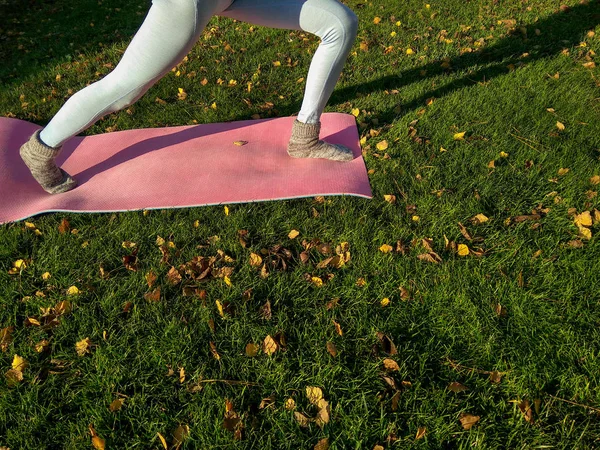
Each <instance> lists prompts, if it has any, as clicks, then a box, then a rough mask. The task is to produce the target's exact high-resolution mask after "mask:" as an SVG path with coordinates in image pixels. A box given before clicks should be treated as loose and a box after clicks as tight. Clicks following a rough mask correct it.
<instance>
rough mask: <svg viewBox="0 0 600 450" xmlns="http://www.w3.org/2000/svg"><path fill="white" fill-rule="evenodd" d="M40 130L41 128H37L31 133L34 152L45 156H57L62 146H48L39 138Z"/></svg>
mask: <svg viewBox="0 0 600 450" xmlns="http://www.w3.org/2000/svg"><path fill="white" fill-rule="evenodd" d="M41 131H42V130H37V131H36V132H35V133H33V136H32V137H33V139H32V144H33V146H34V151H35V153H36V154H38V155H40V156H44V157H47V158H55V157H56V156H58V154H59V153H60V151H61V150H62V146H61V147H58V148H54V147H50V146H49V145H46V144H44V143H43V142H42V140H41V139H40V132H41Z"/></svg>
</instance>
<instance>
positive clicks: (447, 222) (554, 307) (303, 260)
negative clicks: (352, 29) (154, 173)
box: [0, 0, 600, 450]
mask: <svg viewBox="0 0 600 450" xmlns="http://www.w3.org/2000/svg"><path fill="white" fill-rule="evenodd" d="M346 3H347V4H348V5H349V6H350V7H351V8H352V9H353V10H354V11H355V12H356V13H357V15H358V16H359V20H360V27H359V36H358V38H357V41H356V44H355V46H354V48H353V51H352V54H351V56H350V57H349V59H348V62H347V65H346V67H345V70H344V73H343V75H342V77H341V79H340V81H339V83H338V86H337V88H336V91H335V92H334V94H333V96H332V98H331V101H330V102H329V104H328V106H327V108H326V112H344V113H348V114H350V113H354V114H355V115H357V124H358V127H359V131H360V135H361V138H362V140H361V143H362V148H363V155H364V158H365V162H366V165H367V168H368V170H369V177H370V180H371V186H372V188H373V195H374V198H373V199H372V200H365V199H362V198H356V197H342V196H337V197H325V198H315V199H298V200H286V201H274V202H263V203H254V204H236V205H229V207H228V210H227V211H225V208H224V207H223V206H211V207H204V208H188V209H180V210H164V211H159V210H156V211H147V212H142V211H138V212H128V213H115V214H112V213H106V214H65V213H56V214H46V215H42V216H36V217H34V218H31V219H28V221H27V222H30V223H33V225H26V224H25V222H18V223H12V224H6V225H3V226H1V227H0V243H1V245H0V350H1V351H0V365H1V370H2V377H0V448H3V446H5V447H6V448H10V449H11V450H17V449H79V448H94V447H93V446H94V445H95V446H96V448H102V442H104V445H105V448H111V449H112V448H115V449H116V448H127V449H146V448H148V449H161V448H164V447H163V444H162V443H161V436H162V437H164V439H165V440H166V442H167V445H168V447H169V448H176V447H178V446H180V448H187V449H196V448H202V449H213V448H256V449H313V448H320V449H325V448H327V446H329V448H330V449H346V448H353V449H368V450H371V449H374V448H377V449H380V448H384V449H388V448H398V449H408V448H410V449H413V448H414V449H421V448H432V449H463V448H464V449H467V448H469V449H470V448H473V447H475V448H485V449H496V448H498V449H503V448H515V449H525V448H527V449H529V448H531V449H534V448H560V449H575V448H578V449H590V448H597V447H600V388H599V382H600V360H599V353H600V332H599V330H600V295H599V292H600V245H599V243H598V237H597V235H598V234H600V226H599V225H598V224H600V211H598V210H599V209H600V201H599V199H598V196H597V191H598V188H599V187H600V186H599V184H600V120H599V113H600V69H599V68H598V65H599V64H600V57H599V56H598V54H599V53H600V3H599V2H598V1H591V0H590V1H584V2H581V3H580V2H579V0H577V1H573V0H565V5H563V6H562V7H561V5H560V2H558V1H556V0H529V1H517V0H510V1H504V2H497V1H492V0H481V1H470V2H465V1H462V0H446V1H441V0H431V1H430V4H428V5H427V4H426V3H425V2H421V1H416V0H405V1H385V0H374V1H372V2H359V1H358V0H348V1H347V2H346ZM149 4H150V2H146V1H145V2H132V1H129V2H123V1H117V0H103V1H101V2H99V1H96V0H94V1H91V0H78V1H77V2H73V1H66V0H56V1H47V0H45V1H40V2H26V4H23V2H17V1H16V0H0V16H1V17H2V18H3V20H2V21H1V23H0V58H1V61H2V64H1V65H0V116H4V117H16V118H19V119H24V120H29V121H31V122H35V123H37V124H40V125H45V124H47V123H48V121H49V120H50V119H51V118H52V116H53V115H54V114H55V113H56V112H57V111H58V109H59V108H60V107H61V106H62V105H63V104H64V102H65V100H66V99H67V98H68V97H69V96H70V95H72V94H73V93H75V92H77V91H78V90H80V89H82V88H83V87H85V86H86V85H87V84H89V83H92V82H94V81H96V80H98V79H100V78H102V77H103V76H105V75H106V74H107V73H109V72H110V71H111V70H112V68H114V66H116V64H117V63H118V61H119V58H120V55H121V54H122V53H123V51H124V50H125V49H126V47H127V44H128V43H129V42H130V40H131V38H132V37H133V35H134V33H135V31H136V30H137V29H138V28H139V26H140V25H141V23H142V21H143V19H144V17H145V15H146V13H147V10H148V8H149ZM376 18H379V19H380V20H377V19H376ZM318 44H319V40H318V38H316V37H315V36H312V35H308V34H305V33H301V32H292V31H288V30H272V29H265V28H261V27H257V26H254V27H252V26H251V25H250V24H246V23H240V22H233V21H231V20H229V19H226V18H218V17H214V18H213V19H212V20H211V22H210V24H209V26H208V27H207V29H206V31H205V34H204V35H203V37H202V38H201V39H200V40H199V42H198V43H197V44H196V46H195V47H194V49H193V50H192V51H191V52H190V54H189V55H188V58H187V60H186V61H184V62H182V64H180V65H179V66H178V67H177V68H176V69H175V71H173V72H172V73H169V74H168V75H167V76H165V77H164V78H163V79H161V80H160V81H159V82H158V83H157V84H156V85H154V86H153V87H152V88H151V89H150V90H149V91H148V93H147V94H146V95H145V96H144V97H142V98H141V99H140V100H139V101H138V102H137V103H135V104H134V105H132V106H130V107H129V108H128V109H127V110H124V111H120V112H118V113H115V114H111V115H108V116H106V117H105V118H103V119H102V120H100V121H99V122H97V123H96V124H95V125H94V126H92V127H91V128H89V129H88V130H86V131H85V132H84V133H83V134H84V135H91V134H99V133H104V132H107V131H114V130H126V129H131V128H143V127H163V126H178V125H189V124H195V123H211V122H225V121H233V120H246V119H249V118H251V117H252V116H254V117H257V116H256V115H257V114H258V115H260V117H261V118H264V117H282V116H291V115H294V114H297V113H298V110H299V107H300V104H301V101H302V96H303V90H304V82H303V80H301V81H300V79H302V78H305V77H306V73H307V70H308V65H309V63H310V60H311V55H312V53H313V52H314V50H315V49H316V47H317V46H318ZM409 49H410V51H409ZM275 61H280V63H281V64H280V65H275V64H274V62H275ZM594 61H596V62H595V63H594ZM204 79H206V82H203V80H204ZM230 80H235V81H236V83H230ZM250 82H251V83H252V85H251V86H250V89H248V83H250ZM230 84H231V86H230ZM180 88H181V89H183V90H184V91H185V92H186V93H187V96H186V97H185V98H184V99H181V98H180V97H182V96H180V95H178V94H179V89H180ZM213 104H215V105H214V106H212V105H213ZM463 133H464V134H463ZM385 144H387V147H386V145H385ZM0 150H1V149H0ZM567 169H568V170H567ZM198 182H200V183H201V182H202V180H201V179H199V180H198ZM2 195H10V193H4V192H3V193H2ZM392 196H393V197H392ZM484 216H485V217H484ZM486 219H487V220H486ZM36 230H38V231H36ZM292 230H296V231H297V232H298V233H293V234H290V232H291V231H292ZM296 234H297V235H296ZM331 257H335V259H334V260H330V261H329V264H327V263H326V262H325V263H322V262H323V261H325V260H327V259H329V258H331ZM18 260H23V261H24V263H23V264H21V266H20V267H19V268H17V267H15V266H18V265H19V263H17V261H18ZM320 263H322V264H320ZM248 344H254V345H248ZM16 355H18V357H21V358H24V360H25V361H26V362H27V364H28V365H27V366H26V367H25V368H24V369H23V365H21V366H19V368H17V369H14V368H13V365H18V363H19V358H18V357H16ZM19 369H22V370H19ZM21 378H22V379H21ZM316 388H319V389H316ZM290 399H291V400H290ZM93 435H97V437H96V438H95V439H94V440H93V439H92V438H93ZM182 435H183V436H182ZM177 436H180V438H181V439H182V440H183V443H178V442H179V440H178V438H177ZM315 446H316V447H315ZM377 446H380V447H377Z"/></svg>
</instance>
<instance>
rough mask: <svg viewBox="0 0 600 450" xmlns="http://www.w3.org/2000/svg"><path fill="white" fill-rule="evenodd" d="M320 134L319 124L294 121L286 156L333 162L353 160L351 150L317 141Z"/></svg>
mask: <svg viewBox="0 0 600 450" xmlns="http://www.w3.org/2000/svg"><path fill="white" fill-rule="evenodd" d="M320 132H321V122H317V123H302V122H299V121H298V119H296V120H295V121H294V126H293V128H292V137H291V138H290V142H289V144H288V149H287V152H288V154H289V155H290V156H292V157H294V158H325V159H332V160H334V161H351V160H352V159H354V156H353V154H352V150H350V149H349V148H347V147H344V146H343V145H339V144H329V143H327V142H324V141H321V140H319V133H320Z"/></svg>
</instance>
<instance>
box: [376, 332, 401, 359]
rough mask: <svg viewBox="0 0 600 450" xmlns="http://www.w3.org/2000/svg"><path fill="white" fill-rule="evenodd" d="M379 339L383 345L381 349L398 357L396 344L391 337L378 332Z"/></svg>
mask: <svg viewBox="0 0 600 450" xmlns="http://www.w3.org/2000/svg"><path fill="white" fill-rule="evenodd" d="M377 338H378V339H379V341H380V343H381V347H382V349H383V351H384V352H385V353H387V354H389V355H397V354H398V350H397V349H396V346H395V345H394V342H393V341H392V340H391V339H390V337H389V336H387V335H385V334H383V333H381V332H377Z"/></svg>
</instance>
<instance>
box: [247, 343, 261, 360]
mask: <svg viewBox="0 0 600 450" xmlns="http://www.w3.org/2000/svg"><path fill="white" fill-rule="evenodd" d="M259 350H260V347H259V346H258V345H257V344H252V343H249V344H246V356H249V357H253V356H256V355H258V351H259Z"/></svg>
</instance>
